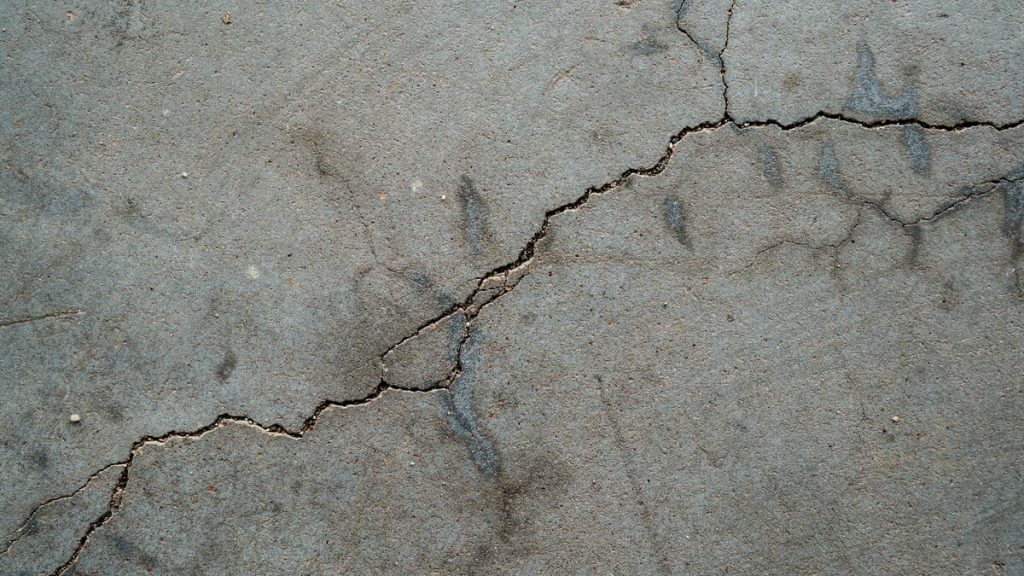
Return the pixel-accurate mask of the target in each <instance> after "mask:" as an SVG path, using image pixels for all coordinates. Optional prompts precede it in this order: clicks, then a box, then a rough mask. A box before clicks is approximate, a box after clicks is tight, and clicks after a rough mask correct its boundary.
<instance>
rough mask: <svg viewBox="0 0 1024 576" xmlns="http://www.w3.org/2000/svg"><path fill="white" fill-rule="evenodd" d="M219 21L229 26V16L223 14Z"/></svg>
mask: <svg viewBox="0 0 1024 576" xmlns="http://www.w3.org/2000/svg"><path fill="white" fill-rule="evenodd" d="M220 21H221V22H223V23H225V24H231V14H228V13H227V12H225V13H224V15H223V16H221V17H220Z"/></svg>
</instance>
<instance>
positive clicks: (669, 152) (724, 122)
mask: <svg viewBox="0 0 1024 576" xmlns="http://www.w3.org/2000/svg"><path fill="white" fill-rule="evenodd" d="M688 1H689V0H682V1H681V2H679V3H678V4H677V5H676V27H677V28H678V29H679V31H680V32H682V33H683V34H684V35H685V36H686V37H687V38H688V39H689V40H690V41H691V42H692V43H693V44H694V45H695V46H696V47H697V48H698V49H699V50H701V52H703V53H704V54H705V55H706V56H707V57H708V58H710V59H712V60H714V61H715V62H717V64H718V68H719V74H720V76H721V80H722V99H723V103H724V108H723V113H722V117H721V118H719V119H716V120H709V121H705V122H701V123H699V124H696V125H694V126H690V127H687V128H684V129H682V130H680V131H679V132H678V133H676V134H675V135H674V136H673V137H672V138H671V139H670V140H669V143H668V146H667V148H666V150H665V152H664V153H663V154H662V156H661V157H660V158H659V159H658V160H657V161H656V162H655V163H654V164H652V165H651V166H649V167H645V168H644V167H642V168H629V169H627V170H625V171H623V172H622V173H621V174H620V175H619V176H618V177H617V178H615V179H614V180H611V181H609V182H606V183H605V184H602V185H600V186H593V187H590V188H587V189H586V190H585V191H584V192H583V193H582V194H581V195H580V196H578V197H577V198H576V199H574V200H572V201H570V202H567V203H565V204H562V205H560V206H557V207H555V208H552V209H550V210H548V211H547V212H545V213H544V216H543V218H542V219H541V222H540V225H539V227H538V228H537V230H536V232H534V234H533V235H532V236H531V237H530V239H529V240H528V241H527V242H526V244H525V245H524V246H523V247H522V249H521V250H520V251H519V253H518V254H517V256H516V258H515V259H513V260H512V261H510V262H507V263H505V264H502V265H500V266H497V267H495V268H493V269H491V270H490V271H489V272H487V273H486V274H484V275H483V276H481V277H479V278H477V279H476V287H475V288H474V289H473V291H472V292H471V293H470V294H469V296H468V297H466V299H465V300H464V301H462V302H460V303H455V304H453V305H451V306H449V307H448V308H447V309H445V310H444V311H442V312H441V313H440V314H438V315H436V316H434V317H433V318H431V319H429V320H427V321H426V322H424V323H423V324H421V325H420V326H419V327H418V328H416V330H414V331H413V332H412V333H411V334H409V335H407V336H405V337H403V338H401V339H400V340H398V341H397V342H395V343H394V344H393V345H391V346H389V347H388V348H387V350H385V351H384V352H383V353H382V354H381V355H380V356H379V357H378V364H379V367H380V370H381V379H380V383H379V384H378V385H377V387H376V388H375V389H374V390H373V391H371V392H370V393H369V394H367V395H366V396H363V397H362V398H357V399H354V400H344V401H335V400H325V401H323V402H321V403H320V404H319V405H317V406H316V408H315V409H314V410H313V412H312V414H311V415H310V416H309V417H308V418H306V420H305V421H304V422H303V424H302V425H301V426H300V427H299V428H298V429H296V430H289V429H287V428H285V427H284V426H281V425H279V424H271V425H264V424H260V423H259V422H257V421H255V420H253V419H252V418H250V417H248V416H245V415H233V414H221V415H220V416H218V417H217V418H216V419H215V420H214V421H213V422H211V423H210V424H207V425H205V426H202V427H200V428H197V429H195V430H192V431H171V432H167V433H165V434H162V435H160V436H146V437H144V438H141V439H139V440H137V441H135V442H134V443H133V444H132V447H131V450H130V452H129V456H128V458H127V459H125V460H123V461H121V462H115V463H112V464H108V465H107V466H105V467H103V468H102V469H100V470H99V471H97V472H96V473H95V474H93V475H92V476H90V477H89V480H87V481H86V483H85V484H84V485H83V486H82V487H80V488H79V489H78V490H76V491H75V492H74V493H72V494H70V495H66V496H58V497H56V498H51V499H50V500H47V501H46V502H44V503H42V504H40V505H39V506H37V507H36V508H35V509H34V510H33V511H32V513H31V514H30V515H29V516H28V518H26V520H25V521H24V522H22V523H21V525H19V527H18V529H17V531H16V532H20V530H21V529H22V528H23V527H24V526H26V525H27V524H28V522H30V521H31V520H32V517H33V516H34V515H35V514H36V512H37V511H38V510H39V509H41V508H42V507H44V506H46V505H47V504H50V503H53V502H56V501H58V500H62V499H66V498H70V497H72V496H74V495H75V494H77V493H78V492H80V491H81V490H82V489H84V488H85V486H87V485H88V484H89V482H90V481H92V479H94V478H95V477H96V476H97V475H98V474H100V473H102V472H103V471H105V470H107V469H109V468H111V467H113V466H124V469H123V470H122V471H121V475H120V477H119V478H118V481H117V483H116V484H115V487H114V490H113V491H112V493H111V495H110V503H109V506H108V508H107V510H106V511H105V512H104V513H103V514H102V515H100V517H98V518H97V519H96V520H94V521H93V522H92V523H90V524H89V526H88V527H87V529H86V531H85V533H84V535H83V536H82V538H81V539H80V541H79V543H78V546H77V547H76V548H75V550H74V552H73V553H72V555H71V556H70V557H69V558H68V559H67V561H66V562H64V563H63V564H62V565H61V566H60V567H58V568H57V569H56V570H54V571H53V572H52V574H51V576H56V575H60V574H63V573H65V572H66V571H67V570H68V569H69V568H70V567H71V566H72V565H73V564H74V563H75V562H76V561H77V560H78V557H79V555H80V554H81V552H82V550H83V549H84V548H85V546H86V544H87V543H88V541H89V538H90V537H91V536H92V535H93V533H95V532H96V530H98V529H99V528H100V527H102V526H103V525H104V524H106V522H107V521H108V520H110V518H112V517H113V516H114V514H115V513H116V512H117V511H118V510H119V509H120V507H121V503H122V494H123V492H124V490H125V487H126V486H127V484H128V479H129V476H130V474H131V468H132V463H133V462H134V459H135V456H136V455H137V454H138V452H139V450H140V449H141V448H142V447H143V446H145V445H147V444H155V445H159V444H163V443H165V442H167V441H169V440H173V439H180V438H199V437H201V436H203V435H205V434H207V433H209V432H212V431H214V430H216V429H218V428H221V427H223V426H226V425H230V424H242V425H249V426H253V427H255V428H259V429H261V430H263V431H264V432H266V433H268V434H274V435H281V436H287V437H289V438H296V439H298V438H302V437H303V436H305V434H306V433H307V432H309V431H310V430H313V429H314V428H315V426H316V423H317V421H318V420H319V418H320V416H321V415H322V414H323V413H324V412H325V411H326V410H328V409H331V408H346V407H353V406H362V405H366V404H369V403H371V402H373V401H374V400H376V399H377V398H379V397H381V395H383V393H384V392H385V391H387V390H389V389H390V390H400V391H405V392H414V393H429V392H434V391H437V390H441V389H446V388H448V387H449V386H451V385H452V383H454V382H455V381H456V380H457V379H458V378H459V377H460V375H461V374H462V371H463V364H462V353H463V349H464V348H465V346H466V343H467V342H468V341H469V339H470V336H471V334H472V330H473V322H474V321H475V320H476V318H477V316H479V315H480V313H481V312H482V311H483V309H484V308H486V307H487V306H488V305H490V304H493V303H494V302H496V301H497V300H498V299H499V298H501V297H502V296H504V295H505V294H508V293H509V292H511V291H512V290H514V289H515V287H516V286H518V284H519V282H520V281H521V280H522V279H523V278H524V277H525V276H526V275H528V274H529V273H530V265H531V264H532V262H533V259H534V256H535V254H536V251H537V246H538V243H539V242H540V241H541V240H543V239H544V238H545V237H546V236H547V233H548V230H549V228H550V225H551V221H552V219H554V218H555V217H557V216H558V215H560V214H562V213H565V212H569V211H573V210H577V209H579V208H581V207H583V206H584V205H585V204H587V202H589V201H590V199H591V198H592V197H595V196H599V195H602V194H605V193H607V192H610V191H612V190H615V189H617V188H620V187H622V186H623V185H625V184H626V183H627V182H628V181H629V180H630V179H632V178H634V177H649V176H656V175H658V174H661V173H662V172H663V171H664V170H665V168H666V167H667V166H668V164H669V161H670V160H671V159H672V156H673V154H674V153H675V151H676V145H677V144H679V142H681V141H682V140H683V139H684V138H686V137H687V136H690V135H691V134H696V133H700V132H710V131H714V130H717V129H719V128H722V127H727V126H729V127H734V128H740V129H743V128H757V127H775V128H778V129H780V130H783V131H787V130H795V129H798V128H802V127H805V126H808V125H810V124H813V123H814V122H817V121H819V120H825V119H828V120H835V121H840V122H846V123H850V124H854V125H856V126H860V127H862V128H868V129H873V128H884V127H889V126H915V127H919V128H925V129H929V130H936V131H946V132H954V131H960V130H966V129H969V128H977V127H987V128H991V129H994V130H997V131H1002V130H1009V129H1012V128H1017V127H1019V126H1021V125H1022V124H1024V119H1021V120H1017V121H1014V122H1010V123H1007V124H995V123H990V122H961V123H958V124H953V125H939V124H931V123H928V122H924V121H921V120H915V119H904V120H887V119H882V120H874V121H865V120H859V119H856V118H852V117H849V116H846V115H843V114H835V113H830V112H824V111H822V112H818V113H816V114H814V115H812V116H808V117H806V118H803V119H801V120H797V121H795V122H791V123H788V124H787V123H783V122H780V121H778V120H775V119H767V120H759V121H751V122H737V121H736V120H735V119H734V118H733V117H732V115H731V113H730V111H729V85H728V82H727V76H726V69H725V60H724V55H725V51H726V50H727V49H728V46H729V33H730V27H731V23H732V16H733V10H734V8H735V6H736V0H733V1H732V3H731V4H730V6H729V11H728V16H727V19H726V28H725V39H724V42H723V44H722V48H721V49H720V50H718V51H715V50H713V49H712V48H711V47H709V46H708V45H707V43H705V42H703V41H700V40H698V39H697V38H695V37H694V36H693V35H691V34H690V33H689V32H688V31H687V30H686V29H685V28H684V27H683V26H682V23H681V20H682V17H683V13H684V12H685V10H686V9H687V8H688ZM630 4H631V3H630V2H628V1H626V2H620V5H624V6H626V7H628V6H629V5H630ZM1001 181H1010V180H1007V179H1006V178H1005V177H1004V178H1001V179H998V180H994V181H991V182H989V183H988V184H991V185H992V188H989V189H987V190H984V191H975V192H972V193H970V194H967V195H965V196H962V197H960V198H958V199H956V200H954V201H951V202H950V203H947V204H946V205H943V207H941V208H940V209H939V210H937V211H936V212H935V213H934V214H932V215H931V216H928V217H924V218H920V219H918V220H916V221H914V222H909V223H908V222H903V221H902V220H900V219H898V218H897V217H895V216H894V215H892V214H890V213H889V212H888V211H887V210H886V209H885V208H884V207H883V206H882V205H880V204H878V203H875V202H873V201H869V200H863V202H864V203H865V204H867V205H869V206H872V207H874V208H875V209H876V210H878V211H879V212H881V213H882V214H883V215H885V216H886V217H887V218H889V219H890V220H892V221H893V222H896V223H899V224H901V225H902V226H914V225H917V224H920V223H922V222H927V221H930V220H934V219H936V218H938V217H940V216H941V215H943V214H944V213H946V212H949V211H951V210H954V209H955V208H957V207H958V206H960V205H961V204H963V203H965V202H968V201H969V200H971V199H972V198H975V197H980V196H983V195H985V194H988V193H989V192H990V191H991V190H992V189H994V188H995V187H996V186H997V185H998V183H999V182H1001ZM1013 181H1016V180H1013ZM859 224H860V215H859V213H858V218H857V220H856V221H855V222H854V224H853V225H852V226H851V228H850V230H849V231H848V233H847V235H846V237H845V238H844V239H842V240H841V241H839V242H837V243H833V244H825V245H812V244H807V243H801V242H799V241H794V240H782V241H780V242H777V243H775V244H773V245H771V246H768V247H766V248H763V249H762V250H760V251H759V252H758V253H757V254H755V256H754V258H753V260H752V261H751V262H750V263H749V264H748V265H746V266H745V267H743V268H741V269H740V270H737V271H735V272H733V273H734V274H735V273H738V272H740V271H742V270H744V269H746V268H749V267H751V266H753V265H754V264H755V263H756V261H757V259H758V258H759V257H760V256H761V255H763V254H765V253H767V252H768V251H770V250H773V249H775V248H778V247H779V246H781V245H784V244H787V243H789V244H796V245H802V246H807V247H810V248H814V249H830V250H832V251H833V252H835V251H837V250H838V249H839V247H840V246H841V245H842V244H844V243H846V242H847V241H849V239H850V237H851V236H852V234H853V231H854V229H855V228H856V227H857V226H858V225H859ZM496 288H497V289H496ZM82 313H83V312H82V310H79V309H68V310H62V311H59V312H54V313H50V314H45V315H41V316H25V317H19V318H13V319H9V320H0V328H3V327H6V326H12V325H16V324H21V323H25V322H33V321H37V320H43V319H48V318H54V319H65V318H68V317H71V316H75V315H78V314H82ZM456 314H459V315H462V316H463V319H464V322H465V325H464V329H463V333H462V336H461V338H460V340H459V342H458V344H457V346H456V348H455V355H454V363H453V367H452V369H451V372H450V374H449V375H448V377H447V378H446V379H444V380H442V381H439V382H436V383H434V384H433V385H431V386H428V387H426V388H415V389H412V388H403V387H399V386H395V385H392V384H389V383H388V382H387V380H386V379H385V376H386V374H387V368H386V365H385V357H386V356H387V355H388V354H389V353H391V352H392V351H394V350H395V349H396V348H398V347H399V346H401V345H402V344H404V343H406V342H408V341H409V340H412V339H413V338H416V337H417V336H418V335H420V334H421V333H423V332H424V331H425V330H428V329H432V328H433V327H435V326H436V325H437V324H439V323H441V322H443V321H445V320H448V319H449V318H451V317H452V316H454V315H456ZM16 540H17V538H16V539H15V541H16ZM13 542H14V541H12V542H11V544H8V546H7V550H9V549H10V547H11V545H13ZM4 552H6V550H5V551H4ZM2 553H3V552H0V554H2Z"/></svg>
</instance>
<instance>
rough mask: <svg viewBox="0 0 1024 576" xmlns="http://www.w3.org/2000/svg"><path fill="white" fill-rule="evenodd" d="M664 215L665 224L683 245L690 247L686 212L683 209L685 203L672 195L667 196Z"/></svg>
mask: <svg viewBox="0 0 1024 576" xmlns="http://www.w3.org/2000/svg"><path fill="white" fill-rule="evenodd" d="M664 215H665V225H666V226H667V227H668V229H669V230H671V231H672V234H673V235H675V237H676V240H677V241H678V242H679V243H680V244H682V245H683V246H686V247H687V248H690V247H691V246H690V237H689V235H688V234H687V232H686V212H685V211H684V210H683V205H682V204H681V203H680V202H679V200H677V199H675V198H672V197H671V196H669V197H667V198H665V201H664Z"/></svg>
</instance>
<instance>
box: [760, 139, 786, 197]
mask: <svg viewBox="0 0 1024 576" xmlns="http://www.w3.org/2000/svg"><path fill="white" fill-rule="evenodd" d="M761 174H762V175H764V177H765V179H766V180H768V182H771V185H772V186H775V187H778V186H779V185H781V184H782V167H781V165H780V164H779V155H778V154H776V152H775V149H774V148H772V147H771V146H769V145H767V144H765V145H764V146H761Z"/></svg>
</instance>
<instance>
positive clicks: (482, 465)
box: [438, 342, 501, 478]
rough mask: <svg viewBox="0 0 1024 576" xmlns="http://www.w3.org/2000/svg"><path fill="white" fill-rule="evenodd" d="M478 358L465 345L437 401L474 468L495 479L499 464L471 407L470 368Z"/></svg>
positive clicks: (472, 350) (471, 349) (472, 374)
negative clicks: (459, 366) (457, 371)
mask: <svg viewBox="0 0 1024 576" xmlns="http://www.w3.org/2000/svg"><path fill="white" fill-rule="evenodd" d="M477 359H478V352H477V351H476V350H475V349H474V348H473V347H472V346H470V345H469V342H467V345H466V346H464V347H463V351H462V373H461V374H459V377H458V378H457V379H456V380H455V381H454V382H452V384H451V386H449V388H448V389H447V390H442V391H441V394H440V395H439V396H438V398H439V400H440V404H441V410H442V417H443V418H444V420H445V423H447V424H448V428H450V429H451V431H452V432H454V433H455V435H456V436H458V437H459V438H461V439H462V440H463V441H464V442H465V443H466V445H467V447H468V448H469V456H470V458H472V460H473V463H474V464H475V465H476V467H477V469H478V470H480V471H481V472H483V473H484V474H485V475H487V476H489V477H492V478H495V477H497V476H498V475H499V474H500V473H501V463H500V461H499V459H498V453H497V451H496V450H495V449H494V445H493V444H492V443H491V440H490V439H489V438H488V437H487V435H486V433H485V432H484V431H483V430H482V429H481V428H480V423H479V420H478V418H477V415H476V411H475V410H474V409H473V381H474V380H475V371H474V369H473V367H474V366H475V364H476V361H477Z"/></svg>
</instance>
